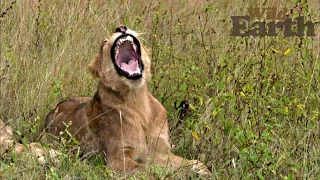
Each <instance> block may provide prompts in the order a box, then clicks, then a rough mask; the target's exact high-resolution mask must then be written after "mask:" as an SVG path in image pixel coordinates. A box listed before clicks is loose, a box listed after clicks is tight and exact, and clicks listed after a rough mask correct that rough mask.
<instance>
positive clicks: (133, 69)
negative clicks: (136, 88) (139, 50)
mask: <svg viewBox="0 0 320 180" xmlns="http://www.w3.org/2000/svg"><path fill="white" fill-rule="evenodd" d="M120 66H121V69H122V70H125V71H126V72H128V73H129V74H134V73H139V66H138V61H136V60H130V61H129V63H128V64H126V63H124V62H122V63H121V64H120Z"/></svg>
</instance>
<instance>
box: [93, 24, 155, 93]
mask: <svg viewBox="0 0 320 180" xmlns="http://www.w3.org/2000/svg"><path fill="white" fill-rule="evenodd" d="M150 63H151V61H150V58H149V56H148V54H147V52H146V50H145V48H144V47H143V46H142V44H141V42H140V40H139V37H138V34H137V33H136V32H134V31H132V30H130V29H127V28H126V27H125V26H120V27H118V28H117V29H116V31H115V32H114V33H113V34H112V35H111V36H110V37H109V38H107V39H106V40H105V41H103V42H102V44H101V48H100V53H99V54H98V55H97V56H96V58H95V59H94V60H92V62H91V63H90V64H89V70H90V72H91V73H92V74H93V75H95V76H97V77H99V78H100V80H101V82H102V83H103V84H104V85H106V86H108V87H111V88H112V89H114V90H119V89H121V88H125V87H128V88H130V89H132V88H141V87H143V86H144V85H145V83H146V81H147V80H148V79H149V78H150Z"/></svg>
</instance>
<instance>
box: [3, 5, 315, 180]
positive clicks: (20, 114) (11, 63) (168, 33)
mask: <svg viewBox="0 0 320 180" xmlns="http://www.w3.org/2000/svg"><path fill="white" fill-rule="evenodd" d="M253 3H255V4H253ZM250 5H251V6H257V7H272V6H277V7H280V8H283V7H287V8H288V9H291V10H292V11H291V12H290V17H293V18H294V17H297V16H299V15H302V16H305V18H306V19H308V20H312V21H314V22H315V21H319V20H320V17H319V13H317V12H319V4H318V2H317V1H316V0H314V1H308V2H307V1H303V2H296V1H285V2H280V1H279V2H278V1H265V2H261V3H257V2H251V4H250V3H249V1H248V2H243V1H234V0H229V1H219V2H217V1H212V2H210V1H202V0H201V1H195V0H188V1H184V0H170V1H166V2H164V1H146V0H138V1H129V0H121V1H119V0H118V1H116V0H110V1H102V0H101V1H100V0H99V1H90V0H87V1H57V0H53V1H48V0H25V1H14V0H12V1H10V0H6V1H0V13H1V14H0V15H1V19H0V28H1V29H0V35H1V36H0V38H1V39H0V41H1V42H0V44H1V46H0V60H1V62H0V68H1V69H0V75H1V76H0V83H1V94H0V98H1V104H0V119H3V120H4V121H5V122H6V123H7V124H9V125H10V126H12V127H13V129H15V130H16V131H18V132H21V133H17V138H18V139H24V140H26V141H40V142H42V143H44V144H45V145H46V146H51V145H50V144H46V143H47V142H46V140H45V138H44V140H43V138H39V136H40V135H42V134H41V132H42V128H43V122H44V118H45V115H46V113H47V112H48V111H49V110H50V109H51V108H53V107H54V106H55V105H56V103H57V102H58V101H59V99H61V98H65V97H67V96H70V95H82V96H83V95H84V96H92V95H93V94H94V92H95V90H96V86H97V80H96V79H93V78H91V76H90V75H89V73H88V72H87V70H86V67H87V64H88V63H89V62H90V60H91V59H92V58H93V57H94V56H95V54H96V53H97V52H98V47H99V44H100V42H102V41H103V40H104V39H105V37H107V36H108V35H109V34H110V33H112V32H113V31H114V29H115V28H116V27H117V26H118V25H119V24H125V25H126V26H127V27H129V28H131V29H133V30H135V31H138V32H141V33H144V34H143V35H142V36H141V39H143V44H144V45H146V46H147V47H149V48H150V52H151V54H150V56H151V57H152V61H153V65H152V74H153V79H152V81H151V82H150V83H149V86H150V90H151V91H152V93H153V94H154V95H155V96H156V97H157V99H159V100H160V101H161V102H162V103H163V104H164V105H165V107H166V108H167V109H168V113H169V120H170V130H171V131H170V135H171V140H172V142H173V144H175V145H176V147H175V149H174V151H175V152H176V153H177V154H180V155H182V156H184V157H187V158H193V159H200V160H201V161H204V162H205V164H207V165H208V167H209V168H210V169H211V170H212V172H213V174H212V176H213V177H214V178H216V179H224V178H225V177H228V179H239V178H241V179H242V178H244V179H251V178H253V179H257V178H258V179H264V178H265V179H271V178H272V179H273V178H280V179H282V178H288V179H300V178H306V179H309V178H310V179H318V178H319V177H320V170H319V163H320V157H319V155H320V150H319V148H318V146H319V144H320V126H319V122H320V116H319V112H320V93H319V88H320V86H319V79H320V74H319V72H320V71H319V68H320V65H319V64H320V62H319V54H320V40H319V36H320V35H319V27H320V26H319V25H318V26H317V25H316V26H315V30H316V36H315V37H290V38H288V37H283V35H282V34H281V33H280V34H279V35H278V36H276V37H247V38H241V37H233V36H230V33H231V28H232V22H231V18H230V17H231V16H236V15H245V14H246V10H247V8H248V7H249V6H250ZM10 6H12V7H10ZM3 12H5V13H3ZM288 49H290V50H288ZM286 51H287V52H289V51H290V52H289V53H284V52H286ZM182 100H188V102H189V103H190V110H189V111H188V113H187V114H186V115H185V116H184V118H183V119H179V117H178V112H177V110H176V109H175V108H174V105H173V104H174V102H178V104H179V102H180V101H182ZM21 134H22V135H21ZM39 139H41V140H39ZM66 146H67V145H66V144H62V145H61V144H60V145H56V146H54V147H55V148H57V147H59V148H58V149H62V151H65V152H69V149H68V148H66ZM0 161H1V168H0V172H1V173H2V174H3V176H4V177H6V178H12V179H15V178H21V177H22V178H24V179H25V178H26V179H30V178H31V179H38V178H42V179H46V178H49V179H51V178H54V179H74V178H80V177H81V178H84V179H86V178H88V179H89V178H95V179H104V178H110V177H115V173H113V172H111V171H110V170H108V169H107V168H105V167H104V166H103V163H102V160H101V159H99V158H98V157H94V158H91V159H86V160H83V161H79V159H78V158H77V156H74V155H72V154H71V153H69V154H68V153H67V155H66V157H64V158H62V160H61V163H60V164H59V165H58V166H57V167H55V166H53V165H48V166H45V167H41V166H40V165H38V164H37V163H36V161H35V160H34V158H33V157H32V155H30V154H26V155H24V156H23V157H20V158H16V157H11V156H9V157H8V156H6V157H5V158H2V160H0ZM35 173H36V174H35ZM154 174H158V176H164V175H163V174H161V170H158V169H156V170H154ZM167 176H170V175H167Z"/></svg>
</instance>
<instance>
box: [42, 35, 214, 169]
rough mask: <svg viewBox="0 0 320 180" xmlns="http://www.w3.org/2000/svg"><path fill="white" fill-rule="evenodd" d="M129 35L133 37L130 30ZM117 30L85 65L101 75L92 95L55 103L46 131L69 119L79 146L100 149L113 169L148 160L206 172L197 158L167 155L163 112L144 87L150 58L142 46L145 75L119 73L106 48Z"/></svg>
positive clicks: (137, 165) (140, 165)
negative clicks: (136, 77)
mask: <svg viewBox="0 0 320 180" xmlns="http://www.w3.org/2000/svg"><path fill="white" fill-rule="evenodd" d="M127 33H129V34H132V35H134V36H135V37H137V34H136V33H135V32H134V31H131V30H128V31H127ZM120 34H121V33H114V34H113V35H112V36H111V37H109V38H107V39H106V40H105V41H104V42H103V43H102V45H101V48H100V53H99V54H98V55H97V56H96V58H94V59H93V60H92V61H91V63H90V64H89V71H90V72H91V73H92V74H93V75H94V76H96V77H98V78H99V79H100V82H99V85H98V88H97V92H96V94H95V95H94V97H93V98H86V97H70V98H68V99H66V100H65V101H63V102H61V103H59V104H58V105H57V107H56V108H55V109H54V110H53V111H51V112H50V113H49V114H48V116H47V126H48V127H47V128H48V131H49V132H50V133H53V134H55V135H59V132H60V131H64V130H65V128H66V126H65V125H64V124H68V122H69V121H71V126H70V127H69V129H68V130H69V131H70V132H71V133H72V134H73V135H74V136H75V138H76V139H77V140H78V141H80V142H81V146H82V148H83V149H84V150H86V151H89V152H94V151H97V152H99V153H100V154H101V155H102V156H103V157H104V158H105V160H106V163H107V165H108V166H109V167H110V168H111V169H113V170H116V171H134V170H137V169H140V168H143V167H144V165H145V164H149V163H152V164H158V165H161V166H170V167H173V168H180V167H181V166H183V165H192V167H193V169H194V170H196V171H200V172H208V170H207V168H206V167H205V166H204V165H203V164H201V163H200V162H198V161H195V160H185V159H183V158H181V157H179V156H175V155H173V154H172V153H170V144H169V136H168V122H167V119H166V116H167V115H166V114H167V112H166V110H165V108H164V107H163V106H162V105H161V104H160V103H159V102H158V101H157V100H156V99H155V98H154V97H153V96H152V95H151V93H150V92H149V91H148V87H147V81H148V80H149V79H150V78H151V74H150V66H151V60H150V58H149V56H148V54H147V52H146V50H145V48H144V47H143V46H142V45H141V57H142V61H143V63H144V67H145V69H144V71H143V77H142V78H140V79H137V80H129V79H126V78H125V77H123V76H119V75H118V74H117V72H116V69H115V67H114V64H113V63H112V60H111V55H110V48H111V46H112V45H113V43H114V41H115V39H116V38H117V37H118V36H119V35H120ZM195 163H196V164H195ZM189 169H190V168H189Z"/></svg>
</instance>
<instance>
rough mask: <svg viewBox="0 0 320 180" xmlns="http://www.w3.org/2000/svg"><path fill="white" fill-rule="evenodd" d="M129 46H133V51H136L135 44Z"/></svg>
mask: <svg viewBox="0 0 320 180" xmlns="http://www.w3.org/2000/svg"><path fill="white" fill-rule="evenodd" d="M131 44H132V46H133V49H134V51H137V46H136V45H135V44H133V43H131Z"/></svg>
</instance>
